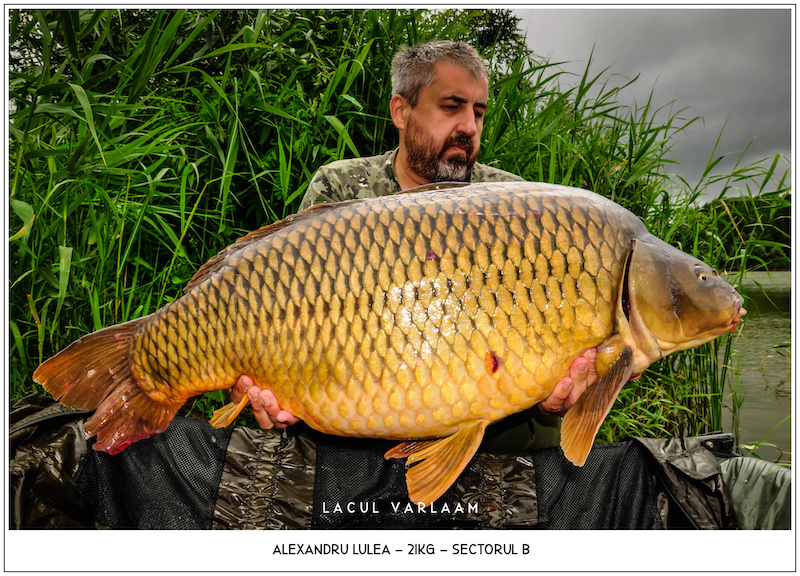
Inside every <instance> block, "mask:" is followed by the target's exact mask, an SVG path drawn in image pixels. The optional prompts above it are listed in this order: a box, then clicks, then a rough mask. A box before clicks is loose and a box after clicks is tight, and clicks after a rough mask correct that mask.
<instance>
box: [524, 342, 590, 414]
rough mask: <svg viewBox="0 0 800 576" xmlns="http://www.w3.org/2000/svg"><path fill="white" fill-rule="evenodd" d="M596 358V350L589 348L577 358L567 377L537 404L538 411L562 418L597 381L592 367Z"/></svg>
mask: <svg viewBox="0 0 800 576" xmlns="http://www.w3.org/2000/svg"><path fill="white" fill-rule="evenodd" d="M596 357H597V349H596V348H589V349H588V350H587V351H586V352H584V353H583V356H578V357H577V358H576V359H575V360H574V361H573V362H572V365H571V366H570V367H569V376H566V377H564V378H562V379H561V380H560V381H559V382H558V384H556V387H555V388H554V389H553V392H552V393H551V394H550V396H548V397H547V399H546V400H544V401H542V402H540V403H539V404H537V406H538V407H539V410H541V411H542V413H544V414H559V415H561V416H563V415H564V413H565V412H566V411H567V410H569V409H570V408H571V407H572V405H573V404H575V402H577V401H578V398H580V395H581V394H583V393H584V392H585V391H586V389H587V388H588V387H589V386H591V385H592V384H594V382H595V380H597V369H596V368H595V365H594V360H595V358H596Z"/></svg>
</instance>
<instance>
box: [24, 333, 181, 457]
mask: <svg viewBox="0 0 800 576" xmlns="http://www.w3.org/2000/svg"><path fill="white" fill-rule="evenodd" d="M145 320H146V318H140V319H138V320H133V321H131V322H126V323H125V324H120V325H117V326H110V327H108V328H104V329H102V330H98V331H97V332H93V333H92V334H89V335H87V336H84V337H83V338H81V339H79V340H76V341H75V342H73V343H72V344H70V345H69V346H67V347H66V348H65V349H64V350H62V351H61V352H59V353H58V354H56V355H55V356H53V357H52V358H50V359H49V360H47V361H46V362H44V363H43V364H42V365H41V366H39V367H38V368H37V369H36V371H35V372H34V373H33V379H34V380H35V381H36V382H38V383H39V384H41V385H42V386H43V387H44V389H45V390H47V391H48V392H50V394H52V395H53V397H54V398H56V399H57V400H59V401H60V402H61V403H62V404H65V405H67V406H72V407H75V408H82V409H84V410H95V413H94V414H93V415H92V417H91V418H89V420H87V421H86V424H85V426H84V433H85V435H86V438H90V437H92V436H94V435H95V434H96V435H97V442H96V443H95V445H94V449H95V450H102V451H105V452H108V453H110V454H116V453H117V452H120V451H122V450H124V449H125V448H126V447H127V446H129V445H130V444H132V443H133V442H136V441H137V440H141V439H142V438H147V437H148V436H152V435H153V434H158V433H160V432H163V431H164V430H166V429H167V426H168V425H169V423H170V421H171V420H172V418H173V417H174V416H175V414H176V413H177V411H178V408H180V407H181V405H182V404H183V402H171V403H170V402H159V401H157V400H154V399H152V398H150V397H149V396H148V395H147V394H146V393H145V391H144V390H143V389H142V388H141V387H139V385H138V381H137V379H136V377H135V376H134V374H133V372H132V370H131V364H130V357H129V352H128V350H129V348H130V343H131V340H132V339H133V337H134V334H135V333H136V329H137V328H138V326H139V325H140V324H141V323H142V322H144V321H145Z"/></svg>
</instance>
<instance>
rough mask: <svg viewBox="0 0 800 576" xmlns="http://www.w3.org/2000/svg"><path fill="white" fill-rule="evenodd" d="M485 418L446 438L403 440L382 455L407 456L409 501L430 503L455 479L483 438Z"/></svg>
mask: <svg viewBox="0 0 800 576" xmlns="http://www.w3.org/2000/svg"><path fill="white" fill-rule="evenodd" d="M488 423H489V422H488V421H487V420H477V421H474V422H467V423H464V424H461V426H459V428H458V431H456V433H455V434H452V435H450V436H448V437H446V438H440V439H438V440H424V441H412V442H402V443H401V444H398V445H397V446H395V447H394V448H392V449H391V450H389V451H388V452H387V453H386V454H385V458H386V459H387V460H388V459H389V458H406V457H408V460H406V466H411V465H412V464H415V463H416V465H414V466H411V468H409V469H408V471H407V472H406V486H408V497H409V499H411V501H412V502H417V503H422V504H424V505H425V506H429V505H430V504H431V503H433V502H434V501H435V500H436V499H437V498H439V497H440V496H441V495H442V494H444V493H445V492H447V489H448V488H450V486H451V485H452V484H453V482H455V481H456V479H457V478H458V476H459V474H461V472H462V471H463V470H464V468H466V467H467V464H469V461H470V460H472V457H473V456H474V455H475V451H476V450H477V449H478V446H480V444H481V440H483V433H484V430H486V425H487V424H488Z"/></svg>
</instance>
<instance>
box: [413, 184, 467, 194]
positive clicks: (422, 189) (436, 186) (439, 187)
mask: <svg viewBox="0 0 800 576" xmlns="http://www.w3.org/2000/svg"><path fill="white" fill-rule="evenodd" d="M468 184H469V182H431V183H430V184H423V185H422V186H416V187H414V188H409V189H408V190H403V191H402V192H398V194H413V193H414V192H428V191H430V190H444V189H446V188H461V187H462V186H467V185H468Z"/></svg>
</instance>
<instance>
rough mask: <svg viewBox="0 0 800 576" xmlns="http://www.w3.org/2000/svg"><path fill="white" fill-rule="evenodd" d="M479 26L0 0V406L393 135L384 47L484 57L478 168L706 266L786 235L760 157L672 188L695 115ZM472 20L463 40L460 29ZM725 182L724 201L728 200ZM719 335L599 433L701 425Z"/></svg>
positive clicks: (637, 392) (714, 419)
mask: <svg viewBox="0 0 800 576" xmlns="http://www.w3.org/2000/svg"><path fill="white" fill-rule="evenodd" d="M492 18H493V15H492V14H491V13H487V12H483V11H471V12H461V11H453V10H449V11H444V12H426V11H409V10H397V11H395V10H318V11H310V10H258V11H255V10H225V11H218V10H177V11H165V10H157V11H154V10H72V11H54V10H12V11H11V16H10V23H9V31H10V58H11V61H10V71H9V80H10V85H9V98H10V124H9V130H10V156H9V163H10V165H9V173H10V176H11V181H10V191H9V202H10V208H11V217H10V220H11V236H10V238H9V243H10V287H9V308H10V321H9V332H10V341H11V358H10V363H9V377H10V386H11V396H12V400H15V399H17V398H19V397H21V396H22V395H24V394H26V393H28V392H30V391H32V390H35V389H36V385H35V384H34V383H33V382H32V380H31V373H32V371H33V369H34V368H35V367H36V366H37V365H38V364H39V363H40V362H41V361H42V360H43V359H45V358H47V357H49V356H50V355H52V354H53V353H55V352H57V351H58V350H60V349H61V348H63V347H64V346H66V345H67V344H69V343H70V342H72V341H73V340H75V339H76V338H78V337H80V336H82V335H84V334H86V333H87V332H89V331H92V330H94V329H97V328H100V327H102V326H106V325H109V324H113V323H118V322H124V321H126V320H129V319H132V318H136V317H139V316H141V315H144V314H147V313H149V312H152V311H153V310H156V309H157V308H159V307H161V306H163V305H164V304H165V303H167V302H169V301H171V300H174V299H175V298H177V297H179V296H180V295H181V293H182V288H183V286H184V285H185V284H186V282H187V281H188V279H189V278H190V277H191V276H192V274H193V273H194V271H195V270H196V269H197V268H198V267H199V266H200V265H201V264H202V263H204V262H205V261H206V260H207V259H208V258H209V257H211V256H212V255H213V254H215V253H216V252H217V251H218V250H219V249H221V248H222V247H224V246H226V245H227V244H229V243H230V242H232V241H233V240H234V239H236V238H237V237H239V236H241V235H242V234H244V233H245V232H247V231H249V230H252V229H254V228H256V227H258V226H261V225H264V224H266V223H269V222H271V221H274V220H276V219H279V218H282V217H285V216H287V215H289V214H291V213H293V212H295V211H296V210H297V207H298V206H299V203H300V199H301V197H302V194H303V192H304V191H305V189H306V187H307V186H308V182H309V180H310V179H311V177H312V175H313V173H314V171H315V170H316V169H317V168H318V167H319V166H321V165H323V164H325V163H327V162H330V161H333V160H337V159H340V158H344V157H352V156H365V155H372V154H379V153H382V152H384V151H386V150H388V149H390V148H392V147H394V146H396V142H397V136H396V131H395V130H394V128H393V127H392V126H391V123H390V120H389V113H388V100H389V96H390V84H389V73H388V71H389V66H390V60H391V57H392V55H393V53H394V52H395V51H396V49H397V48H398V47H399V46H400V45H401V44H410V43H415V42H419V41H424V40H427V39H429V38H432V37H436V36H442V37H451V38H461V39H465V40H468V41H472V42H473V43H475V44H476V45H479V46H481V47H482V48H483V50H484V52H485V54H486V55H487V57H489V58H490V68H491V85H492V91H491V106H490V109H489V112H488V114H487V117H486V123H485V124H486V128H485V130H484V135H483V143H482V156H481V161H483V162H487V163H490V164H493V165H496V166H498V167H500V168H504V169H506V170H510V171H512V172H516V173H518V174H520V175H522V176H523V177H525V178H528V179H531V180H538V181H547V182H555V183H559V184H569V185H576V186H580V187H584V188H589V189H591V190H595V191H597V192H599V193H601V194H603V195H605V196H608V197H610V198H612V199H614V200H616V201H617V202H620V203H621V204H623V205H625V206H626V207H628V208H629V209H631V210H632V211H633V212H634V213H636V214H637V215H639V216H640V217H641V218H642V219H643V220H644V221H645V222H646V224H647V225H648V226H649V227H650V229H651V230H652V231H653V232H654V233H655V234H656V235H659V236H660V237H662V238H664V239H665V240H667V241H669V242H671V243H673V244H675V245H677V246H679V247H680V248H682V249H684V250H686V251H688V252H692V253H694V254H696V255H698V256H699V257H700V258H702V259H704V260H706V261H707V262H709V263H710V264H712V265H714V266H716V267H718V268H720V269H730V270H734V271H744V270H746V269H747V268H748V267H752V266H754V265H759V263H760V262H764V261H765V258H767V253H766V252H763V250H765V249H772V250H782V249H783V246H784V245H785V244H787V242H788V241H786V240H785V239H783V238H782V237H781V236H780V235H778V237H776V236H775V235H774V234H772V235H770V234H767V232H770V233H772V232H774V231H775V230H777V229H779V228H780V230H782V228H781V227H780V226H777V225H776V224H775V222H774V221H771V220H770V214H772V212H771V211H781V210H784V209H785V208H786V205H787V204H788V202H789V190H788V184H787V175H786V172H788V170H786V169H785V168H784V167H783V165H782V164H781V161H780V160H779V159H778V158H775V159H774V162H772V163H767V164H766V165H765V164H763V163H757V164H753V165H746V166H739V165H737V167H736V169H735V170H734V172H733V173H731V174H718V173H717V172H715V169H716V167H717V166H718V165H719V161H720V160H721V158H722V156H716V150H715V151H713V152H712V157H711V159H710V160H709V163H708V166H707V170H706V174H704V176H703V178H702V179H701V180H700V181H699V182H698V183H696V184H693V185H690V184H689V183H687V182H684V181H681V180H679V179H676V178H674V177H672V176H670V173H669V170H668V169H669V168H670V167H671V164H672V162H673V161H672V159H671V156H670V148H671V146H672V143H673V142H674V137H675V136H676V135H677V134H678V133H680V132H681V131H682V130H684V129H686V128H687V127H688V126H689V125H691V124H692V123H694V122H696V121H697V120H698V119H697V118H684V117H683V114H684V111H683V110H679V111H676V112H671V111H669V110H659V109H654V108H653V105H652V102H647V103H645V105H644V106H640V107H633V108H629V107H624V106H622V105H621V104H620V103H619V94H620V90H622V89H623V88H624V87H623V88H619V87H610V86H609V84H608V80H609V71H608V70H603V71H600V72H595V71H594V70H593V69H592V65H591V63H590V64H589V65H588V66H587V68H586V70H585V72H584V73H583V75H582V76H580V77H577V78H573V77H570V76H567V75H566V74H565V73H564V72H563V71H562V70H561V69H560V68H559V67H558V66H557V63H552V62H547V61H543V60H541V59H539V58H537V57H536V56H535V55H533V54H531V53H530V52H529V51H528V50H527V49H526V48H525V47H524V42H520V41H519V37H518V35H517V36H514V35H513V34H512V35H511V36H510V37H509V38H511V40H506V41H504V42H502V43H501V42H497V41H496V39H497V38H498V37H499V36H498V35H497V34H498V33H495V32H492V33H491V34H489V32H491V31H492V30H494V28H492V27H491V26H484V24H485V23H486V22H489V21H492ZM473 24H474V25H473ZM499 29H500V30H503V28H502V26H501V27H500V28H499ZM475 31H479V32H481V34H484V35H483V36H475V37H470V36H469V35H470V34H472V33H473V32H475ZM506 32H508V31H507V30H506ZM487 34H488V36H487ZM492 34H494V35H492ZM487 38H488V40H487ZM493 38H494V39H495V40H492V39H493ZM635 81H636V80H633V81H631V82H635ZM665 114H666V120H664V119H663V118H664V117H665ZM765 166H766V167H765ZM781 170H785V172H783V173H781ZM720 182H724V183H727V184H726V186H727V188H725V189H724V190H723V192H722V193H720V194H719V197H718V198H717V199H716V200H715V201H714V202H712V203H710V204H708V205H707V206H706V207H700V206H699V205H698V203H697V200H698V198H699V197H700V195H701V194H702V193H703V192H704V191H705V190H707V189H708V188H709V187H711V186H712V185H714V186H717V185H718V184H719V183H720ZM733 187H739V188H740V189H742V190H743V191H744V196H743V197H742V199H738V198H737V199H736V200H733V199H732V196H733V193H732V192H733ZM781 213H782V212H781ZM698 219H700V220H701V222H702V225H700V226H698V225H697V221H698ZM780 230H779V231H780ZM770 243H771V244H770ZM758 250H762V252H759V251H758ZM729 346H730V340H729V339H722V340H720V341H717V343H714V344H711V345H707V346H706V347H705V348H704V349H701V350H700V351H692V352H689V353H685V354H682V355H677V356H673V357H670V359H669V360H668V361H666V362H662V363H660V364H659V365H656V366H654V367H653V369H652V370H651V371H649V372H648V373H647V374H646V375H645V376H644V377H643V378H642V380H641V381H640V383H639V384H638V385H637V386H636V387H631V388H629V389H626V391H625V392H623V395H622V402H618V406H620V407H619V408H617V409H616V410H615V412H614V414H612V416H611V417H610V418H609V420H608V423H607V425H606V427H605V428H604V432H603V433H602V434H601V436H602V437H605V438H607V439H615V438H618V437H620V436H622V435H625V434H639V435H653V434H659V435H660V434H680V433H686V432H688V433H698V432H700V431H703V430H708V429H715V428H718V427H719V422H720V417H721V416H720V415H721V406H722V402H721V395H722V393H723V392H722V391H723V390H724V388H725V386H726V382H727V381H728V380H729V379H730V374H731V371H730V369H729V367H728V365H727V362H728V361H729V357H730V356H729V354H727V355H726V354H722V355H720V354H719V351H720V347H721V348H722V350H728V349H729ZM720 358H721V360H720ZM221 402H223V395H222V394H221V393H214V394H210V395H207V396H206V397H204V398H202V399H201V400H199V401H196V402H194V403H193V404H192V405H191V407H192V408H193V409H194V410H195V412H196V413H201V414H207V413H209V412H210V411H211V410H212V409H213V407H214V406H215V405H218V404H219V403H221Z"/></svg>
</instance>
